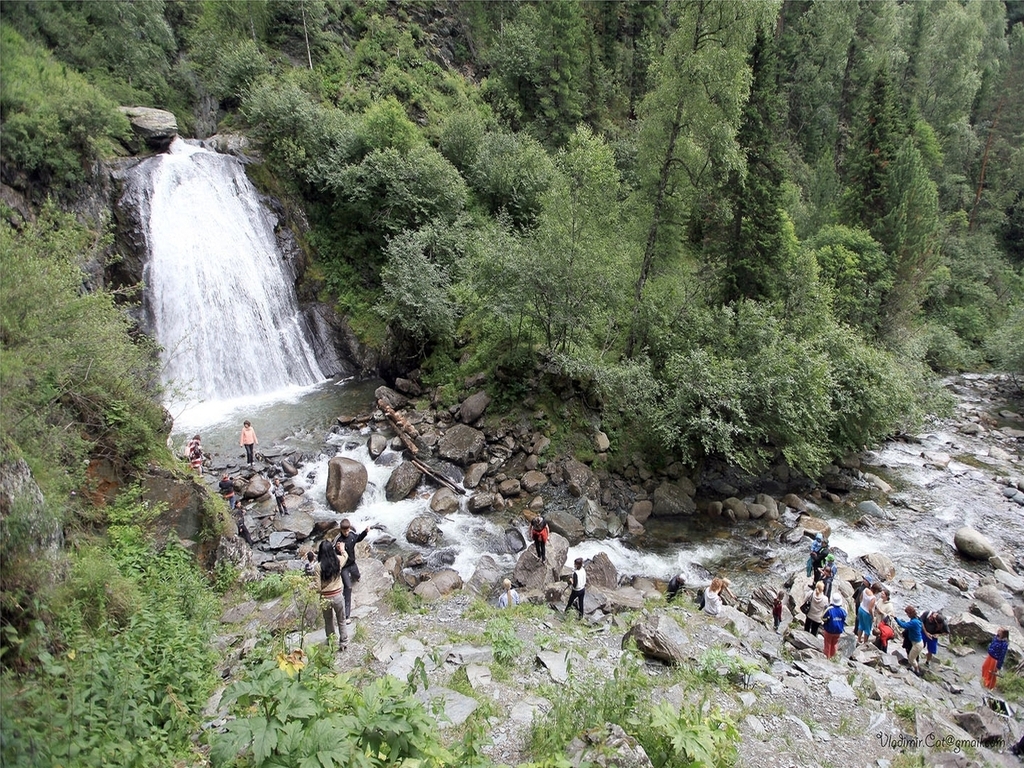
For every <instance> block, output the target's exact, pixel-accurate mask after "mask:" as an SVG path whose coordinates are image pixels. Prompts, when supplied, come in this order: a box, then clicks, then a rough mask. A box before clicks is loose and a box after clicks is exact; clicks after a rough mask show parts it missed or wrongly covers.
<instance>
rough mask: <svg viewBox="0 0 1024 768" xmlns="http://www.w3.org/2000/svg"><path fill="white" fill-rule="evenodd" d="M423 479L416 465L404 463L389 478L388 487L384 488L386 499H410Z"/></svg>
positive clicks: (408, 462)
mask: <svg viewBox="0 0 1024 768" xmlns="http://www.w3.org/2000/svg"><path fill="white" fill-rule="evenodd" d="M421 477H423V473H422V472H420V471H419V470H418V469H417V468H416V465H415V464H413V463H412V462H411V461H403V462H402V463H401V464H399V465H398V466H397V467H395V470H394V472H392V473H391V477H389V478H388V482H387V485H386V486H384V497H385V498H386V499H387V500H388V501H402V500H403V499H407V498H409V494H410V493H412V492H413V491H414V490H416V486H417V485H419V483H420V478H421Z"/></svg>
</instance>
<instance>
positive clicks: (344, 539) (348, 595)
mask: <svg viewBox="0 0 1024 768" xmlns="http://www.w3.org/2000/svg"><path fill="white" fill-rule="evenodd" d="M369 532H370V526H366V528H364V529H363V532H362V533H356V532H355V531H353V530H352V523H351V521H350V520H349V519H348V518H347V517H346V518H345V519H344V520H342V521H341V533H339V534H338V538H336V539H335V540H334V548H335V549H336V550H338V554H339V555H340V554H341V550H342V549H344V551H345V564H344V566H343V567H342V569H341V578H342V581H343V582H344V584H345V621H350V620H351V616H352V585H353V584H355V583H356V582H357V581H359V566H358V565H356V544H358V543H359V542H360V541H362V540H363V539H365V538H366V534H368V533H369Z"/></svg>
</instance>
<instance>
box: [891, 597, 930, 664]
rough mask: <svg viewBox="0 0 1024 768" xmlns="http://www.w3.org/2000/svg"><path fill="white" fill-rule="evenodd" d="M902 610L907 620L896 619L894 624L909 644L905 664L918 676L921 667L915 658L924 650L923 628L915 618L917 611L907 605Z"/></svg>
mask: <svg viewBox="0 0 1024 768" xmlns="http://www.w3.org/2000/svg"><path fill="white" fill-rule="evenodd" d="M904 610H905V611H906V613H907V620H906V621H904V620H903V619H896V623H897V624H899V625H900V628H901V629H902V630H903V634H904V636H905V637H906V639H907V641H908V642H909V643H910V652H909V653H908V654H907V664H909V665H910V667H911V669H913V670H914V672H916V673H917V674H919V675H920V674H921V665H920V664H918V663H917V658H918V657H919V656H920V655H921V649H922V648H924V626H923V625H922V624H921V619H919V618H918V617H917V609H916V608H915V607H914V606H912V605H908V606H907V607H906V608H904Z"/></svg>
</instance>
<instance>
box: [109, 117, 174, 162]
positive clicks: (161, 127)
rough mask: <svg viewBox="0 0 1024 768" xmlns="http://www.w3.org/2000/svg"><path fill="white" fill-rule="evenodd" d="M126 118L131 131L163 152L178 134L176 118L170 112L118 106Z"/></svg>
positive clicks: (151, 146)
mask: <svg viewBox="0 0 1024 768" xmlns="http://www.w3.org/2000/svg"><path fill="white" fill-rule="evenodd" d="M118 109H120V111H121V112H122V113H124V115H125V117H127V118H128V122H129V123H130V124H131V126H132V132H133V133H134V134H135V135H136V136H137V137H138V138H139V139H141V140H142V141H143V142H144V143H145V145H146V146H147V147H149V148H150V149H152V150H154V151H156V152H163V151H164V150H166V149H167V148H168V147H169V146H170V145H171V142H172V141H174V137H175V136H177V135H178V120H177V118H176V117H175V116H174V114H173V113H172V112H167V111H166V110H163V109H153V108H151V107H119V108H118Z"/></svg>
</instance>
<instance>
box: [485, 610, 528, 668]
mask: <svg viewBox="0 0 1024 768" xmlns="http://www.w3.org/2000/svg"><path fill="white" fill-rule="evenodd" d="M484 635H485V636H486V638H487V642H489V643H490V644H491V647H492V648H493V649H494V660H495V661H497V662H498V663H499V664H514V663H515V662H516V661H517V660H518V659H519V657H520V656H522V654H523V649H524V647H525V646H524V645H523V641H522V640H520V639H519V635H518V634H517V633H516V627H515V625H514V624H513V623H512V619H510V618H508V617H507V616H498V617H496V618H493V619H491V620H490V621H488V622H487V627H486V629H485V630H484Z"/></svg>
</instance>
